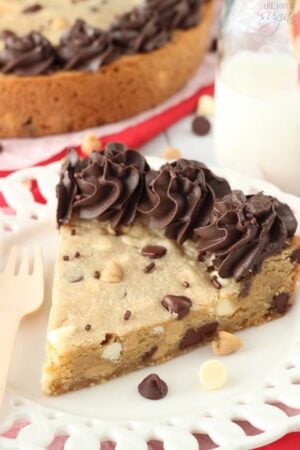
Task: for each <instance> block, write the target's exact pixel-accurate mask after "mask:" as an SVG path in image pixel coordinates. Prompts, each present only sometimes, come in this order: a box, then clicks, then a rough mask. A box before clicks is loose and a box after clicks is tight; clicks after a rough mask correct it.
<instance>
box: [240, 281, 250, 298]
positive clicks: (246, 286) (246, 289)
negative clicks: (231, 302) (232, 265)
mask: <svg viewBox="0 0 300 450" xmlns="http://www.w3.org/2000/svg"><path fill="white" fill-rule="evenodd" d="M251 285H252V282H251V281H250V280H245V281H244V282H243V284H242V286H241V290H240V293H239V297H247V295H248V294H249V291H250V289H251Z"/></svg>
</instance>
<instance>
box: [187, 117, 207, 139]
mask: <svg viewBox="0 0 300 450" xmlns="http://www.w3.org/2000/svg"><path fill="white" fill-rule="evenodd" d="M210 129H211V125H210V122H209V120H208V119H207V118H206V117H204V116H197V117H195V118H194V120H193V123H192V130H193V132H194V133H195V134H197V136H206V135H207V134H208V133H209V132H210Z"/></svg>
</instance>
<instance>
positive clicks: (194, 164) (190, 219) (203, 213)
mask: <svg viewBox="0 0 300 450" xmlns="http://www.w3.org/2000/svg"><path fill="white" fill-rule="evenodd" d="M229 192H230V186H229V184H228V183H227V181H226V180H224V179H223V178H220V177H218V176H216V175H215V174H213V173H212V172H211V171H210V170H209V169H208V168H207V167H206V166H205V165H204V164H202V163H199V162H198V161H188V160H185V159H180V160H178V161H176V162H173V163H167V164H164V165H163V166H162V167H161V168H160V170H158V171H155V170H150V171H149V172H148V173H147V174H146V177H145V193H144V196H143V198H142V201H141V203H140V205H139V208H138V209H139V211H140V212H141V213H143V214H146V215H147V216H149V223H150V226H152V227H153V228H155V229H165V230H166V231H165V234H166V236H167V237H169V238H171V239H176V240H177V242H178V243H179V244H182V243H183V242H184V241H185V240H186V239H188V238H191V237H192V236H193V231H194V229H195V228H198V227H202V226H205V225H207V224H208V223H209V221H210V217H211V214H212V211H213V207H214V203H215V200H216V198H221V197H223V196H224V195H225V194H228V193H229Z"/></svg>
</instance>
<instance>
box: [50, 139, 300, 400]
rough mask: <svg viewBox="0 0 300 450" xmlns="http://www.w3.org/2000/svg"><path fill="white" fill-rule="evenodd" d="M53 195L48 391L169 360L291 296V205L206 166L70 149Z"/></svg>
mask: <svg viewBox="0 0 300 450" xmlns="http://www.w3.org/2000/svg"><path fill="white" fill-rule="evenodd" d="M57 196H58V209H57V220H58V224H59V227H60V242H59V248H58V253H57V260H56V266H55V276H54V286H53V303H52V309H51V313H50V319H49V327H48V334H47V358H46V363H45V366H44V370H43V379H42V388H43V391H44V392H45V393H46V394H49V395H57V394H61V393H64V392H68V391H71V390H75V389H79V388H82V387H85V386H91V385H94V384H97V383H103V382H105V381H107V380H109V379H111V378H114V377H117V376H119V375H122V374H125V373H128V372H130V371H133V370H136V369H139V368H142V367H145V366H148V365H154V364H158V363H162V362H164V361H167V360H169V359H170V358H173V357H175V356H177V355H180V354H182V353H185V352H188V351H190V350H193V349H194V348H195V347H197V346H199V345H202V344H204V343H206V342H209V341H211V340H212V339H214V337H215V336H216V334H217V333H219V332H220V331H226V332H233V331H236V330H241V329H244V328H247V327H250V326H254V325H259V324H263V323H265V322H268V321H270V320H272V319H275V318H279V317H281V316H282V315H284V314H286V313H287V311H288V310H289V308H290V307H291V305H292V303H293V299H294V291H295V286H296V275H297V268H298V262H299V261H300V250H299V248H297V242H296V238H295V232H296V228H297V221H296V219H295V216H294V214H293V212H292V211H291V209H290V208H289V206H288V205H286V204H283V203H281V202H280V201H279V200H277V199H276V198H274V197H271V196H268V195H265V194H264V193H262V192H261V193H258V194H255V195H245V194H244V193H243V192H241V191H237V190H232V189H231V187H230V185H229V183H228V182H227V181H226V180H225V179H223V178H220V177H218V176H217V175H216V174H214V173H213V172H212V171H211V170H210V169H209V168H207V167H206V166H205V165H204V164H201V163H200V162H197V161H189V160H185V159H180V160H178V161H176V162H173V163H166V164H164V165H162V166H161V167H160V169H159V170H153V169H151V168H150V167H149V165H148V163H147V161H146V160H145V158H144V157H143V156H142V155H141V154H139V153H138V152H136V151H133V150H130V149H127V148H126V147H125V146H123V145H122V144H118V143H110V144H108V145H107V147H106V150H105V151H104V152H103V153H97V152H93V153H92V154H91V155H90V156H89V157H87V158H85V159H83V160H79V158H78V156H77V154H76V152H75V151H73V150H71V151H70V152H69V155H68V157H67V159H66V161H65V162H64V165H63V167H62V171H61V179H60V183H59V185H58V186H57ZM298 245H299V244H298Z"/></svg>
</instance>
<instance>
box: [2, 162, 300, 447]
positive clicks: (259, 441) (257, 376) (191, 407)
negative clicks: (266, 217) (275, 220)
mask: <svg viewBox="0 0 300 450" xmlns="http://www.w3.org/2000/svg"><path fill="white" fill-rule="evenodd" d="M149 160H151V161H150V163H151V164H152V165H153V166H156V165H159V164H160V163H161V160H159V158H149ZM57 171H58V165H57V164H55V165H50V166H46V167H42V168H32V169H27V170H23V171H20V172H16V173H14V174H13V175H11V176H10V177H8V178H6V179H0V192H2V194H3V195H4V197H5V199H6V201H7V203H8V204H9V205H10V206H11V207H12V208H13V209H14V210H15V211H16V214H15V215H11V214H10V215H7V213H8V212H9V210H8V209H7V210H4V211H1V210H0V240H1V241H3V243H4V251H5V250H6V249H8V248H9V247H10V246H11V245H12V244H17V245H19V246H20V247H23V246H29V247H33V246H34V245H36V244H41V245H42V247H43V251H44V258H45V265H46V283H47V296H46V301H45V306H44V307H43V309H42V311H41V312H40V313H39V314H37V315H35V316H31V317H29V318H27V319H26V320H24V322H23V324H22V326H21V329H20V332H19V335H18V339H17V344H16V350H15V353H14V357H13V362H12V367H11V372H10V377H9V383H8V389H7V393H6V396H5V404H4V408H3V409H2V413H1V415H0V424H1V425H0V434H1V433H3V432H5V431H6V430H8V429H9V428H10V426H11V425H12V424H13V423H14V422H16V421H19V420H25V421H28V422H30V424H29V425H28V426H25V427H24V428H23V429H22V430H21V431H20V433H19V435H18V437H17V439H8V438H4V437H0V448H1V449H14V450H15V449H22V450H25V449H26V450H42V449H44V448H46V447H47V446H48V445H49V444H50V443H51V442H52V441H53V439H54V437H55V436H57V435H68V436H70V437H69V439H68V440H67V441H66V444H65V449H66V450H99V445H100V442H102V441H106V440H112V441H114V442H116V443H117V445H116V450H147V441H149V440H150V439H156V440H160V441H163V442H164V449H165V450H198V449H199V446H198V442H197V440H196V439H195V437H194V436H193V433H200V434H205V435H208V436H209V437H210V438H211V439H212V440H213V441H214V442H215V443H216V445H217V446H219V448H220V449H222V450H238V449H251V448H255V447H259V446H261V445H263V444H266V443H268V442H270V441H272V440H275V439H277V438H279V437H280V436H282V435H283V434H285V433H287V432H289V431H295V430H297V429H300V415H298V414H300V329H299V318H300V304H299V302H300V295H299V292H298V301H296V304H295V305H294V307H293V308H292V310H291V311H290V312H289V313H288V314H287V316H285V317H284V318H282V319H280V320H276V321H274V322H272V323H269V324H266V325H263V326H261V327H257V328H252V329H250V330H246V331H243V332H241V333H240V335H241V336H242V339H243V341H244V343H245V345H244V348H243V350H242V351H240V352H238V353H236V354H233V355H231V356H228V357H226V358H224V359H223V361H224V362H225V364H226V365H227V367H228V370H229V381H228V383H227V385H226V387H224V388H223V389H222V390H220V391H215V392H209V391H206V390H204V389H203V388H201V386H200V384H199V382H198V377H197V372H198V369H199V367H200V365H201V363H202V362H203V361H205V360H207V359H210V358H212V357H213V355H212V352H211V350H210V348H209V347H205V348H200V349H197V350H195V351H194V352H192V353H190V354H188V355H185V356H182V357H179V358H176V359H175V360H173V361H170V362H168V363H165V364H163V365H160V366H158V367H156V368H148V369H144V370H140V371H137V372H134V373H132V374H129V375H127V376H124V377H122V378H119V379H116V380H113V381H110V382H109V383H107V384H105V385H101V386H96V387H93V388H89V389H84V390H81V391H78V392H75V393H70V394H66V395H63V396H60V397H56V398H48V397H46V396H44V395H43V394H42V393H41V391H40V376H41V366H42V364H43V358H44V344H45V337H46V324H47V316H48V312H49V305H50V291H51V278H52V271H53V263H54V255H55V247H56V240H57V231H56V229H55V223H54V214H55V204H56V201H55V197H54V186H55V184H56V181H57ZM216 172H218V173H219V174H220V175H224V176H226V177H228V179H229V180H230V182H231V184H232V186H233V187H239V188H241V189H243V190H244V191H245V192H248V193H249V192H250V193H253V192H257V191H260V190H264V191H265V192H266V193H269V194H271V195H275V196H278V197H279V198H280V199H281V200H282V201H285V202H287V203H289V205H290V206H291V207H292V208H293V210H294V211H295V213H296V215H297V218H298V220H299V222H300V199H298V198H296V197H293V196H290V195H287V194H284V193H282V192H281V191H279V189H277V188H276V187H274V186H273V185H271V184H269V183H266V182H264V181H261V180H253V179H249V178H245V177H243V176H241V175H239V174H236V173H234V172H232V171H228V170H220V169H216ZM28 180H36V182H37V183H38V185H39V188H40V191H41V193H42V195H43V196H44V197H45V199H46V200H47V203H46V204H45V205H41V204H37V203H36V202H35V201H34V199H33V198H32V195H31V193H30V191H29V183H28ZM1 262H2V264H3V261H1ZM0 270H1V264H0ZM20 301H21V299H20ZM153 371H155V372H157V373H158V374H159V375H160V376H161V377H162V378H163V379H165V380H166V382H167V383H168V385H169V395H168V396H167V397H166V398H165V399H163V400H161V401H159V402H152V401H149V400H146V399H144V398H142V397H140V396H139V395H138V393H137V389H136V387H137V384H138V383H139V382H140V381H141V380H142V379H143V378H144V377H145V376H146V375H147V374H149V373H151V372H153ZM275 405H276V406H275ZM283 405H285V406H283ZM283 409H285V412H284V411H283ZM295 409H298V410H299V411H295ZM249 424H251V425H252V426H254V427H255V428H257V429H258V430H260V431H259V434H253V428H252V433H251V432H249ZM244 430H246V431H244ZM247 430H248V431H247ZM256 433H257V431H256Z"/></svg>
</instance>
